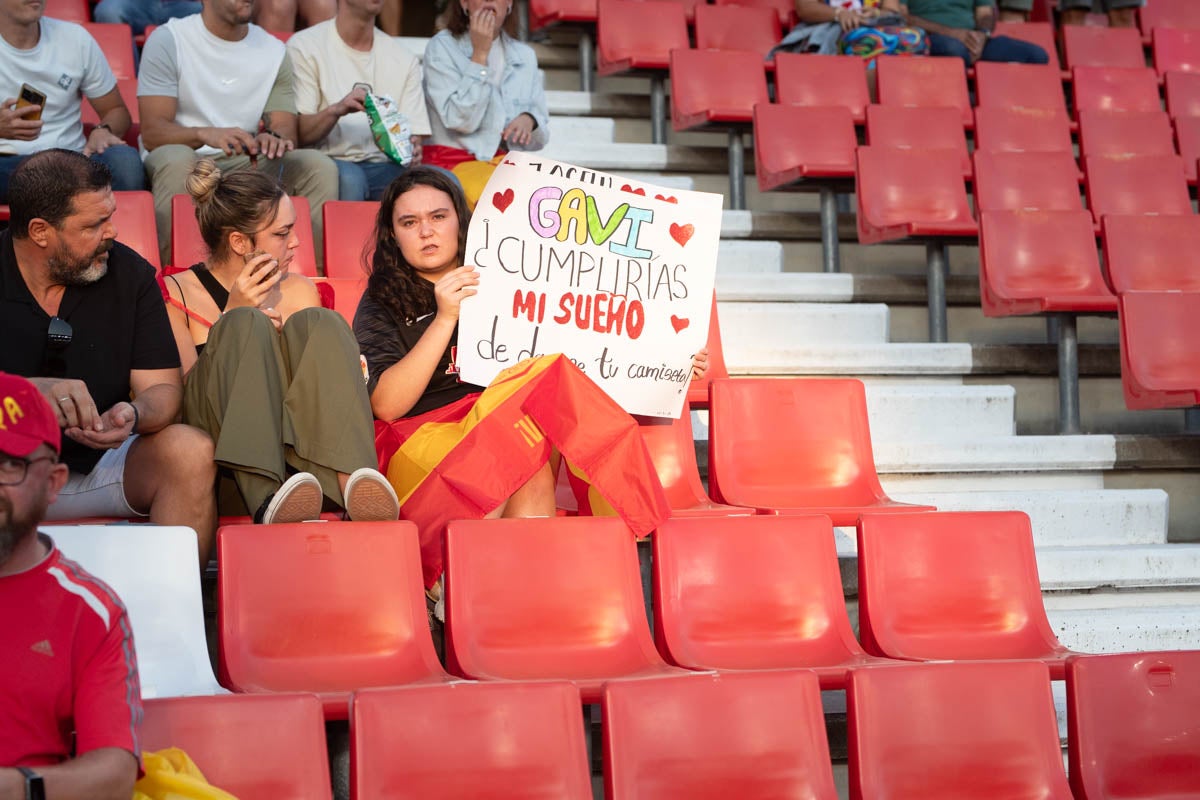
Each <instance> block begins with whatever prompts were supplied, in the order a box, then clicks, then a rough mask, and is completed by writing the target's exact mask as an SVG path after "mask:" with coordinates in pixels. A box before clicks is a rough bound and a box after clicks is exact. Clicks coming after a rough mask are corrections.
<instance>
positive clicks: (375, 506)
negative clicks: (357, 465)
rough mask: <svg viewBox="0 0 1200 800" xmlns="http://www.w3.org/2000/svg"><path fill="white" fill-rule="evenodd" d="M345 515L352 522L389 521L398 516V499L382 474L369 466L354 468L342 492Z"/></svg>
mask: <svg viewBox="0 0 1200 800" xmlns="http://www.w3.org/2000/svg"><path fill="white" fill-rule="evenodd" d="M343 494H344V495H345V500H346V516H348V517H349V518H350V519H351V520H352V521H354V522H391V521H393V520H397V519H399V518H400V500H399V498H397V497H396V490H395V489H393V488H392V485H391V484H390V483H388V479H387V478H385V477H384V476H383V474H382V473H381V472H380V471H379V470H377V469H372V468H371V467H363V468H362V469H356V470H354V472H352V473H351V474H350V478H349V479H348V480H347V481H346V490H345V492H343Z"/></svg>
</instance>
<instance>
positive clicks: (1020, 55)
mask: <svg viewBox="0 0 1200 800" xmlns="http://www.w3.org/2000/svg"><path fill="white" fill-rule="evenodd" d="M929 54H930V55H931V56H956V57H957V58H961V59H962V60H963V62H964V63H965V64H970V63H971V53H970V51H969V50H967V46H966V45H965V44H963V43H962V42H960V41H959V40H958V39H955V38H954V37H953V36H945V35H944V34H940V33H930V34H929ZM979 60H980V61H1012V62H1016V63H1019V64H1047V63H1049V62H1050V56H1048V55H1047V54H1046V51H1045V50H1043V49H1042V48H1041V47H1038V46H1037V45H1036V44H1033V43H1032V42H1026V41H1022V40H1021V39H1013V38H1012V37H1011V36H991V37H988V40H987V43H986V44H985V45H984V46H983V55H981V56H980V57H979Z"/></svg>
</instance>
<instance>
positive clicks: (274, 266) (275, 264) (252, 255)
mask: <svg viewBox="0 0 1200 800" xmlns="http://www.w3.org/2000/svg"><path fill="white" fill-rule="evenodd" d="M265 255H268V253H267V251H266V250H253V251H251V252H249V253H246V257H245V261H244V263H246V264H249V263H250V262H251V261H253V260H254V259H256V258H258V257H259V256H265ZM277 272H279V261H278V260H272V261H271V269H269V270H268V271H267V273H266V274H265V275H263V277H262V280H260V281H259V283H262V282H263V281H269V280H271V278H274V277H275V273H277Z"/></svg>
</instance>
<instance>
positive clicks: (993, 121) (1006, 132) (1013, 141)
mask: <svg viewBox="0 0 1200 800" xmlns="http://www.w3.org/2000/svg"><path fill="white" fill-rule="evenodd" d="M975 150H976V151H977V152H978V151H983V152H989V153H1066V154H1067V155H1068V156H1071V157H1072V158H1073V157H1074V155H1075V147H1074V145H1073V144H1072V142H1071V121H1070V120H1069V119H1068V118H1067V112H1066V111H1063V110H1061V109H1049V108H1020V107H1014V108H1001V107H998V106H979V107H978V108H976V109H975Z"/></svg>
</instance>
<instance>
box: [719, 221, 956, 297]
mask: <svg viewBox="0 0 1200 800" xmlns="http://www.w3.org/2000/svg"><path fill="white" fill-rule="evenodd" d="M727 213H728V212H727ZM780 245H781V246H782V242H780ZM789 258H790V256H789V255H788V248H786V247H785V248H784V261H783V271H781V272H779V273H775V272H768V273H762V274H752V275H744V276H743V275H734V276H728V277H726V276H721V275H718V276H717V297H718V298H719V299H721V300H740V301H742V302H747V303H775V302H784V301H787V302H793V303H888V304H890V305H894V304H903V305H914V306H921V307H922V308H924V307H925V305H926V302H927V296H926V294H925V276H924V275H923V274H916V273H909V274H882V275H876V274H863V273H861V272H859V273H851V272H814V271H806V272H788V271H787V270H788V269H790V268H792V267H793V265H791V264H789ZM813 266H816V267H819V263H817V264H814V265H813ZM946 301H947V303H948V304H949V305H951V306H954V305H967V306H974V307H978V306H979V280H978V279H977V278H976V277H975V276H974V275H951V276H950V277H949V279H948V280H947V282H946Z"/></svg>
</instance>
